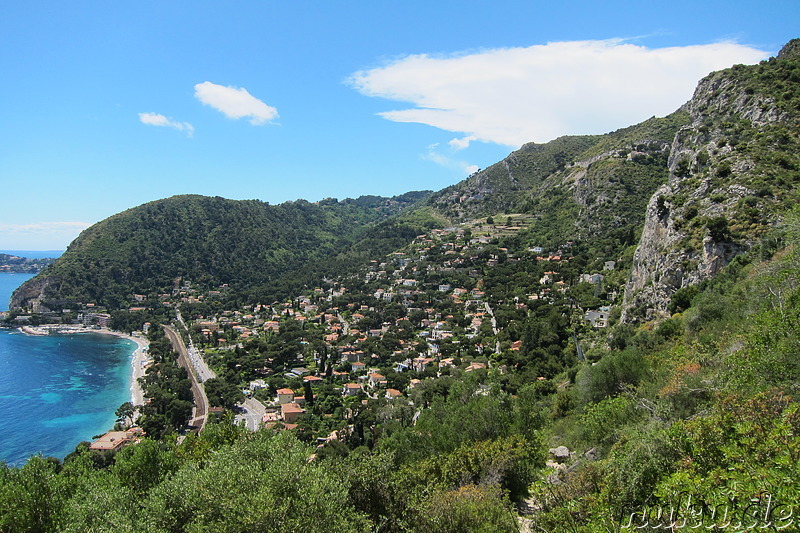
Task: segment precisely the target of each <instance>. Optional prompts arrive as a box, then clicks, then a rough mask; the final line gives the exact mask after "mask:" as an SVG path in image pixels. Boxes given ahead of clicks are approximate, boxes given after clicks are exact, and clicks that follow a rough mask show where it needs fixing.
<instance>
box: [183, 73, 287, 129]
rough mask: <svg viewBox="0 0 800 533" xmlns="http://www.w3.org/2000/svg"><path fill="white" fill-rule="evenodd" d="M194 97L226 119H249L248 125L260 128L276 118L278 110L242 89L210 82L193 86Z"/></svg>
mask: <svg viewBox="0 0 800 533" xmlns="http://www.w3.org/2000/svg"><path fill="white" fill-rule="evenodd" d="M194 96H195V98H197V99H198V100H200V101H201V102H203V103H204V104H206V105H208V106H211V107H213V108H214V109H216V110H217V111H221V112H222V113H224V114H225V116H227V117H228V118H233V119H239V118H245V117H250V124H253V125H254V126H260V125H262V124H266V123H268V122H271V121H272V120H274V119H276V118H278V110H277V109H275V108H274V107H272V106H268V105H267V104H265V103H264V102H262V101H261V100H259V99H258V98H256V97H254V96H253V95H251V94H250V93H249V92H247V89H245V88H244V87H241V88H236V87H225V86H224V85H217V84H216V83H211V82H210V81H204V82H203V83H198V84H197V85H195V86H194Z"/></svg>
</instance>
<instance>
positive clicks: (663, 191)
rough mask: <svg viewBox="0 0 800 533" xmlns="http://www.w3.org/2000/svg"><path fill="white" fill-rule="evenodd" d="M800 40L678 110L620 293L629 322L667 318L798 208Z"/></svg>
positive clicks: (731, 73)
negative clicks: (662, 173)
mask: <svg viewBox="0 0 800 533" xmlns="http://www.w3.org/2000/svg"><path fill="white" fill-rule="evenodd" d="M798 43H800V41H798V40H794V41H792V42H790V43H789V44H787V45H786V47H784V49H783V50H782V51H781V53H780V54H779V55H778V57H777V58H771V59H770V60H769V61H763V62H762V63H760V64H758V65H753V66H747V67H745V66H743V65H736V66H734V67H733V68H731V69H727V70H724V71H720V72H715V73H712V74H710V75H709V76H707V77H706V78H705V79H703V80H702V81H701V82H700V83H699V85H698V87H697V90H696V91H695V94H694V96H693V97H692V99H691V100H690V101H689V102H688V103H687V104H686V105H685V106H684V108H683V109H684V110H685V111H686V112H687V113H688V114H689V116H690V120H691V123H690V124H688V125H686V126H684V127H683V128H682V129H680V130H679V131H678V133H677V134H676V136H675V140H674V142H673V143H672V150H671V152H670V155H669V180H668V182H667V183H666V184H664V185H663V186H661V187H660V188H659V189H658V190H657V191H656V192H655V194H654V195H653V196H652V198H651V199H650V202H649V203H648V206H647V213H646V217H645V224H644V229H643V232H642V237H641V241H640V244H639V246H638V248H637V250H636V253H635V255H634V262H633V268H632V272H631V277H630V281H629V283H628V285H627V288H626V297H625V311H624V314H623V319H624V320H627V321H632V322H636V321H641V320H650V319H653V318H657V317H659V316H665V315H666V314H667V313H668V310H669V304H670V298H671V296H672V295H673V294H674V293H675V291H677V290H678V289H680V288H682V287H686V286H689V285H693V284H696V283H698V282H699V281H701V280H704V279H707V278H709V277H711V276H713V275H714V274H715V273H716V272H718V271H719V270H720V269H721V268H722V267H724V266H725V265H727V264H728V263H729V262H730V261H731V259H732V258H733V257H735V256H736V255H737V254H739V253H741V252H742V251H744V250H747V249H749V248H751V247H753V246H756V245H760V244H761V243H762V242H763V241H764V240H765V239H768V238H769V237H770V236H771V235H772V234H773V233H774V231H775V228H776V226H777V225H779V223H780V222H781V219H782V216H783V214H784V213H785V212H786V210H787V209H791V208H792V207H793V206H794V205H796V203H797V201H798V194H797V184H798V183H799V182H800V174H798V169H800V157H799V155H800V141H799V140H798V133H799V132H800V128H798V125H799V124H800V120H799V119H800V112H799V110H800V46H798Z"/></svg>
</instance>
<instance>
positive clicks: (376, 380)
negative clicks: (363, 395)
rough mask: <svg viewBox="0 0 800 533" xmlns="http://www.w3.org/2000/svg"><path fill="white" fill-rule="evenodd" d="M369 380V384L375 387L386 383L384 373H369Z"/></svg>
mask: <svg viewBox="0 0 800 533" xmlns="http://www.w3.org/2000/svg"><path fill="white" fill-rule="evenodd" d="M367 382H368V383H369V386H370V387H371V388H373V389H374V388H375V387H378V386H380V385H386V378H385V377H384V376H383V375H382V374H378V373H377V372H373V373H372V374H370V375H369V378H368V381H367Z"/></svg>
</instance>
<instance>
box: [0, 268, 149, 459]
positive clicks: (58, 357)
mask: <svg viewBox="0 0 800 533" xmlns="http://www.w3.org/2000/svg"><path fill="white" fill-rule="evenodd" d="M11 277H15V281H11V280H10V279H9V278H11ZM27 277H30V276H27ZM27 277H23V275H21V274H14V275H11V274H5V273H0V302H2V304H0V305H2V307H0V309H5V308H6V307H7V304H8V299H9V297H10V296H11V292H12V291H13V290H14V288H16V285H19V284H20V283H22V282H23V281H25V279H27ZM14 283H16V285H14ZM12 285H14V286H13V287H11V286H12ZM9 287H11V288H10V289H9ZM135 349H136V343H134V342H133V341H129V340H127V339H122V338H119V337H114V336H112V335H102V334H96V333H79V334H74V335H50V336H46V337H33V336H28V335H25V334H22V333H20V332H19V331H17V330H9V329H0V460H4V461H6V462H7V463H9V464H21V463H23V462H24V461H25V460H26V459H27V458H28V457H29V456H30V455H32V454H35V453H41V454H42V455H48V456H53V457H58V458H59V459H63V458H64V456H66V455H67V454H68V453H70V452H71V451H73V450H74V449H75V446H76V445H77V444H78V443H79V442H81V441H90V440H92V437H94V436H95V435H99V434H102V433H105V432H106V431H108V430H109V429H111V428H112V427H113V425H114V422H115V419H116V417H115V416H114V411H115V410H116V409H117V407H119V406H120V404H122V403H123V402H127V401H130V399H131V393H130V376H131V366H130V359H131V354H132V353H133V351H134V350H135Z"/></svg>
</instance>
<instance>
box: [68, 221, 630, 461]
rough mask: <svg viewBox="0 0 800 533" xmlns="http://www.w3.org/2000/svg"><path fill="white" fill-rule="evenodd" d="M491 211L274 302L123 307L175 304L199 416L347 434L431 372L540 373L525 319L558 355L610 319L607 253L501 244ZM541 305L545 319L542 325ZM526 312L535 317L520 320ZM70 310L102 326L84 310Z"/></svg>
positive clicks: (309, 435)
mask: <svg viewBox="0 0 800 533" xmlns="http://www.w3.org/2000/svg"><path fill="white" fill-rule="evenodd" d="M498 218H501V217H498ZM505 219H506V220H505V222H507V223H506V224H494V223H492V222H493V220H491V217H489V220H488V223H487V222H486V221H479V223H476V222H473V223H472V224H464V225H462V226H459V227H453V228H448V229H438V230H433V231H431V232H430V233H428V234H425V235H420V236H418V237H417V238H416V239H415V240H414V242H413V243H412V244H411V245H410V246H408V247H407V248H405V249H404V250H402V251H398V252H395V253H393V254H391V255H389V256H388V257H386V258H385V260H383V261H372V262H371V263H370V264H369V266H368V268H366V269H363V270H362V271H361V272H359V273H358V274H357V275H355V274H354V275H350V276H348V277H345V278H341V279H326V280H325V284H324V285H323V286H320V287H315V288H312V289H309V290H307V291H305V292H304V293H302V294H298V295H297V296H295V297H293V298H290V299H287V300H286V301H284V302H273V303H270V304H255V305H249V306H244V307H241V308H238V309H226V308H224V305H223V302H225V301H226V291H228V290H229V288H228V287H227V286H221V287H216V288H214V289H211V290H203V289H200V288H198V287H194V286H193V284H192V282H191V281H189V280H180V281H179V283H177V284H176V287H175V290H174V291H172V293H169V294H167V293H165V294H160V295H157V296H155V297H154V296H153V295H133V300H132V301H133V302H134V305H132V306H131V307H130V309H129V310H128V312H129V313H132V314H135V313H140V312H145V311H147V310H148V309H149V308H152V306H154V305H155V306H162V307H175V308H177V309H179V312H178V316H179V317H180V320H181V321H182V322H183V324H184V325H185V328H186V333H187V335H186V337H187V341H188V346H189V353H190V355H191V359H192V361H193V366H194V372H195V373H196V374H197V375H198V376H200V380H201V381H204V385H205V390H206V393H207V395H208V399H209V403H210V405H211V409H210V411H211V416H212V417H213V416H223V413H225V412H227V411H232V412H233V413H234V415H235V416H236V419H237V420H238V422H239V423H240V424H242V425H246V426H247V427H248V428H250V429H253V430H255V429H258V428H260V427H267V428H273V429H276V430H278V429H283V430H296V431H298V432H299V434H300V435H301V436H302V437H304V438H305V439H306V440H317V441H318V443H319V445H320V446H323V445H324V444H326V443H328V442H330V441H331V440H336V439H346V438H348V437H352V434H353V432H354V426H353V421H354V419H355V418H356V417H357V416H358V413H359V412H361V411H363V410H365V409H368V408H371V407H374V406H391V405H399V406H411V407H415V408H419V407H424V405H425V401H426V400H425V398H426V396H427V395H429V394H430V392H429V391H431V390H433V389H434V388H435V387H436V385H435V382H436V381H437V380H438V379H442V378H443V377H459V378H464V376H470V375H473V374H474V375H475V376H476V378H475V379H478V380H479V381H480V380H483V379H485V376H486V375H488V374H489V373H493V374H499V375H503V374H506V373H507V372H508V370H509V367H511V366H513V367H514V370H515V372H514V375H520V376H523V378H522V379H533V380H548V379H551V378H552V377H553V376H554V375H555V373H556V372H557V370H559V369H560V368H561V367H559V366H558V365H556V364H555V363H554V361H553V360H552V359H553V357H552V356H548V350H549V351H550V352H554V348H553V346H549V345H546V343H544V342H543V341H541V340H539V341H537V340H536V339H535V336H533V337H532V336H531V335H530V334H529V333H526V327H534V328H535V327H539V326H541V325H544V326H545V327H548V328H549V327H555V328H559V329H561V330H562V331H555V332H552V333H553V338H554V339H555V340H553V341H552V342H553V344H559V345H560V346H559V351H560V352H563V353H562V354H560V355H559V356H560V357H564V356H567V357H568V358H571V359H573V360H576V359H583V360H585V359H586V358H587V357H591V349H589V350H588V351H587V349H586V347H587V346H591V344H592V342H593V339H597V338H601V336H602V330H603V329H604V328H606V327H607V326H608V325H609V321H610V320H614V307H613V303H614V302H615V301H616V300H617V299H618V298H619V297H620V295H621V290H620V289H621V285H622V283H624V280H623V279H622V278H621V277H620V275H619V272H618V271H617V269H616V262H615V260H613V259H608V258H596V259H595V260H593V261H591V265H588V264H587V263H589V262H587V260H586V258H585V257H577V258H576V256H577V255H578V253H577V252H578V250H577V249H578V248H579V246H578V245H577V244H576V243H573V242H571V241H567V242H563V243H561V245H560V246H559V247H558V248H557V249H554V250H546V249H544V248H543V247H540V246H526V247H525V248H524V249H521V250H517V249H515V250H510V249H509V248H508V247H505V246H500V243H501V242H503V241H502V239H503V238H507V237H513V236H514V235H516V234H518V233H519V232H520V231H522V230H524V224H525V222H526V221H525V219H524V216H523V215H517V216H516V217H514V216H507V217H505ZM587 266H590V268H591V269H586V267H587ZM509 277H513V280H512V282H511V283H509V279H508V278H509ZM608 280H611V283H608V282H607V281H608ZM509 287H513V293H510V292H509V291H508V288H509ZM553 309H557V310H558V313H559V320H558V325H555V324H553V325H552V326H551V325H549V324H547V323H546V320H550V319H549V318H545V317H547V316H549V315H552V314H553V313H552V310H553ZM537 316H538V317H539V319H540V320H539V322H541V324H539V326H531V324H532V323H533V322H535V319H534V318H533V317H537ZM77 317H78V318H79V320H80V321H81V322H82V323H84V324H86V325H107V324H108V321H109V316H108V315H107V314H105V313H102V312H97V310H93V309H92V308H91V307H88V308H84V309H83V310H82V311H81V312H80V313H78V315H77ZM148 327H150V324H149V323H147V324H145V325H144V329H147V328H148ZM576 332H577V333H579V336H580V337H581V338H582V339H584V340H583V341H579V340H578V336H576ZM526 339H527V342H529V343H530V344H536V345H535V346H534V345H530V346H526ZM548 357H549V359H548ZM209 367H210V368H211V369H213V370H211V371H209V370H208V368H209ZM203 369H205V370H203ZM203 372H205V373H203ZM411 416H413V414H412V415H411ZM361 438H362V439H363V437H361Z"/></svg>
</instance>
